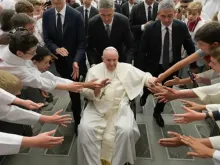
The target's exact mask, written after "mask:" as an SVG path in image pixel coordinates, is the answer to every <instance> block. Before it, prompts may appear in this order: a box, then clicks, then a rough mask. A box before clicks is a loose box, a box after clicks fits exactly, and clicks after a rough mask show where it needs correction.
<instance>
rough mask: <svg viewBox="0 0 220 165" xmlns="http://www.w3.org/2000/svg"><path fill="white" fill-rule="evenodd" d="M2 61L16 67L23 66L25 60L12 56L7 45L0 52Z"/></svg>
mask: <svg viewBox="0 0 220 165" xmlns="http://www.w3.org/2000/svg"><path fill="white" fill-rule="evenodd" d="M2 60H3V61H5V62H6V63H8V64H10V65H17V66H24V65H25V63H26V60H24V59H22V58H20V57H18V56H17V55H15V54H13V53H12V52H11V51H10V50H9V47H8V45H7V46H5V47H4V48H3V50H2Z"/></svg>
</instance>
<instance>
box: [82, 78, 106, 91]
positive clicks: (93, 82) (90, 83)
mask: <svg viewBox="0 0 220 165" xmlns="http://www.w3.org/2000/svg"><path fill="white" fill-rule="evenodd" d="M97 80H98V79H93V80H90V81H88V82H85V83H84V87H85V88H89V89H93V90H94V89H95V88H101V87H102V86H103V85H102V83H99V82H96V81H97Z"/></svg>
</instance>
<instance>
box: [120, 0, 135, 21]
mask: <svg viewBox="0 0 220 165" xmlns="http://www.w3.org/2000/svg"><path fill="white" fill-rule="evenodd" d="M136 4H137V3H136V2H134V0H129V1H128V2H125V3H124V4H123V5H122V6H121V14H123V15H124V16H126V17H128V18H129V17H130V13H131V9H132V8H133V7H134V5H136Z"/></svg>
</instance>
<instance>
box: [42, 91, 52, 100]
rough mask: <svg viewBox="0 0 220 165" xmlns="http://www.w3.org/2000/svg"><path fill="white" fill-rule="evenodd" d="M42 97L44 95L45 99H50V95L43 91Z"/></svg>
mask: <svg viewBox="0 0 220 165" xmlns="http://www.w3.org/2000/svg"><path fill="white" fill-rule="evenodd" d="M41 95H42V96H43V97H45V98H48V97H50V96H49V94H48V93H47V92H46V91H44V90H41Z"/></svg>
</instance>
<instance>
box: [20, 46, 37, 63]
mask: <svg viewBox="0 0 220 165" xmlns="http://www.w3.org/2000/svg"><path fill="white" fill-rule="evenodd" d="M36 50H37V46H35V47H32V48H30V49H29V50H28V51H26V52H22V51H19V50H18V51H17V56H18V57H20V58H22V59H24V60H31V59H32V58H33V57H34V56H35V55H36Z"/></svg>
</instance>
